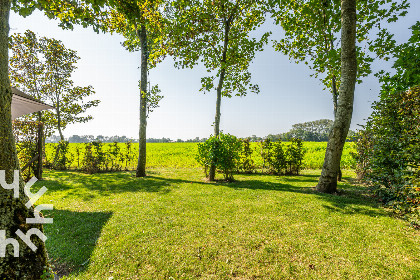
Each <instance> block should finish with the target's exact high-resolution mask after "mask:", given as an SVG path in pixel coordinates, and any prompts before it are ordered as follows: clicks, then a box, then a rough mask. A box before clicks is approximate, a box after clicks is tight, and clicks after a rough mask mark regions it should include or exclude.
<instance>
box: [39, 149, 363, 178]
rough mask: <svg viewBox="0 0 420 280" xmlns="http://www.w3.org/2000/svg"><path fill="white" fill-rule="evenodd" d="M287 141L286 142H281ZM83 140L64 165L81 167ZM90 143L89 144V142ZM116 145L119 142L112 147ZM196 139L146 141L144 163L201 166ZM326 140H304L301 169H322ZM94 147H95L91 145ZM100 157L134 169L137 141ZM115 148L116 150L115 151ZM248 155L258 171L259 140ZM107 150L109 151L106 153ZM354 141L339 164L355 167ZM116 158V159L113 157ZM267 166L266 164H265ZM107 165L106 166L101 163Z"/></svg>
mask: <svg viewBox="0 0 420 280" xmlns="http://www.w3.org/2000/svg"><path fill="white" fill-rule="evenodd" d="M284 143H285V144H287V143H288V142H284ZM56 145H57V144H46V164H47V166H49V165H51V164H52V162H53V161H54V158H55V152H56V150H57V149H56ZM87 145H88V144H83V143H70V144H69V146H68V149H67V153H66V159H65V160H66V168H69V169H81V168H82V166H83V160H84V157H85V151H86V146H87ZM91 145H92V144H91ZM115 145H117V146H118V148H117V147H115ZM197 145H198V143H147V166H148V167H150V168H196V167H200V164H199V162H197V160H196V155H197V151H198V149H197V147H198V146H197ZM326 147H327V142H303V149H304V151H305V155H304V157H303V160H302V166H301V168H303V169H321V168H322V164H323V162H324V156H325V149H326ZM94 149H96V148H94ZM100 150H101V154H102V156H101V157H102V158H103V159H104V160H106V161H107V162H108V165H107V166H108V169H111V165H112V163H114V164H116V163H118V165H119V167H118V168H116V167H114V169H117V170H118V169H121V170H135V169H136V167H137V157H138V143H118V144H114V143H104V144H101V145H100ZM117 150H118V151H117ZM250 150H251V157H252V160H253V164H254V165H255V167H256V169H257V170H256V171H259V172H261V171H262V170H261V169H263V167H264V160H263V157H262V156H261V153H262V152H263V151H262V145H261V143H259V142H252V143H250ZM108 151H112V152H111V153H108ZM354 152H355V147H354V143H352V142H348V143H346V144H345V146H344V150H343V156H342V160H341V167H342V168H344V169H352V168H354V167H355V159H354V158H353V156H352V153H354ZM113 159H116V160H113ZM265 167H267V166H265ZM102 168H103V169H106V167H105V166H102ZM265 171H266V170H265Z"/></svg>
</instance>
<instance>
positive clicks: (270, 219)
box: [37, 144, 420, 279]
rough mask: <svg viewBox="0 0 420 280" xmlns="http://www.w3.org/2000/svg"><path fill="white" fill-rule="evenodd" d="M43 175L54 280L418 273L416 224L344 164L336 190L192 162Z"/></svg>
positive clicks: (305, 179) (311, 177)
mask: <svg viewBox="0 0 420 280" xmlns="http://www.w3.org/2000/svg"><path fill="white" fill-rule="evenodd" d="M169 145H175V144H169ZM150 147H155V146H154V145H151V146H150ZM183 147H188V145H183ZM189 147H192V145H190V146H189ZM151 150H153V149H151ZM44 175H45V178H46V180H45V181H42V182H38V183H37V186H38V187H41V186H43V185H45V186H46V187H47V188H48V191H47V193H46V194H45V195H44V196H43V197H42V199H41V200H40V201H39V202H38V203H51V204H54V210H53V211H44V212H45V214H46V215H47V216H48V217H53V218H54V223H53V224H48V225H45V232H46V235H47V237H48V240H47V243H46V245H47V249H48V253H49V256H50V257H51V259H53V262H54V264H55V266H56V270H57V271H59V272H60V273H61V274H66V275H67V276H66V277H64V278H63V279H199V278H201V279H419V278H420V257H419V256H420V247H419V246H418V244H419V242H420V235H419V232H418V231H416V230H415V229H413V228H410V227H408V226H407V223H406V222H405V221H403V220H399V219H395V218H394V217H391V216H390V215H389V212H388V211H386V210H385V209H383V208H381V207H380V206H379V205H378V204H377V203H376V202H374V201H373V200H372V199H370V198H369V197H367V196H366V195H365V188H364V187H362V186H358V185H353V184H352V182H353V176H354V173H353V172H351V171H345V172H344V181H343V182H340V183H339V184H340V185H339V189H340V190H342V192H341V193H340V195H329V194H321V193H317V192H315V191H314V189H313V187H314V186H315V185H316V182H317V179H318V177H319V175H320V171H309V170H306V171H303V174H302V175H300V176H281V177H279V176H274V175H258V174H239V175H235V179H236V180H237V181H236V182H234V183H221V182H219V183H208V182H206V181H205V179H204V176H203V173H202V170H201V169H194V168H191V169H170V168H160V169H152V170H149V176H147V177H145V178H135V177H134V176H133V175H134V173H133V172H113V173H102V174H93V175H89V174H85V173H80V172H73V171H65V172H61V171H46V172H45V174H44Z"/></svg>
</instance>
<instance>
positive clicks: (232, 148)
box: [196, 133, 242, 181]
mask: <svg viewBox="0 0 420 280" xmlns="http://www.w3.org/2000/svg"><path fill="white" fill-rule="evenodd" d="M241 149H242V142H241V141H240V140H239V139H238V138H236V137H235V136H233V135H230V134H223V133H220V135H219V137H215V136H211V137H210V138H209V139H208V140H206V141H205V142H204V143H200V144H198V152H197V156H196V159H197V161H198V162H199V163H200V164H201V165H202V166H204V170H205V174H206V176H208V170H209V169H210V166H212V165H214V166H215V167H216V168H217V169H219V170H221V171H222V172H223V175H224V177H225V180H227V181H233V172H234V171H235V170H237V166H238V162H239V161H240V153H241Z"/></svg>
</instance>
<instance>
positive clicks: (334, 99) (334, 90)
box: [332, 76, 343, 181]
mask: <svg viewBox="0 0 420 280" xmlns="http://www.w3.org/2000/svg"><path fill="white" fill-rule="evenodd" d="M332 88H333V103H334V119H335V116H336V115H337V100H338V91H337V83H336V80H335V76H333V77H332ZM342 176H343V173H342V172H341V166H340V168H339V169H338V176H337V180H338V181H341V177H342Z"/></svg>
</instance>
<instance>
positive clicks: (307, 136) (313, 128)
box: [287, 119, 334, 141]
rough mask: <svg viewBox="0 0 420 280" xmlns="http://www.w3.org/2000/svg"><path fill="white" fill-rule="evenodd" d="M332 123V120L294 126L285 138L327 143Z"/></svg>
mask: <svg viewBox="0 0 420 280" xmlns="http://www.w3.org/2000/svg"><path fill="white" fill-rule="evenodd" d="M333 123H334V122H333V121H332V120H327V119H322V120H316V121H311V122H305V123H298V124H294V125H293V126H292V129H291V130H290V131H289V132H288V133H287V138H289V139H292V138H300V139H302V140H303V141H328V134H329V133H330V130H331V127H332V126H333ZM289 139H288V140H289Z"/></svg>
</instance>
